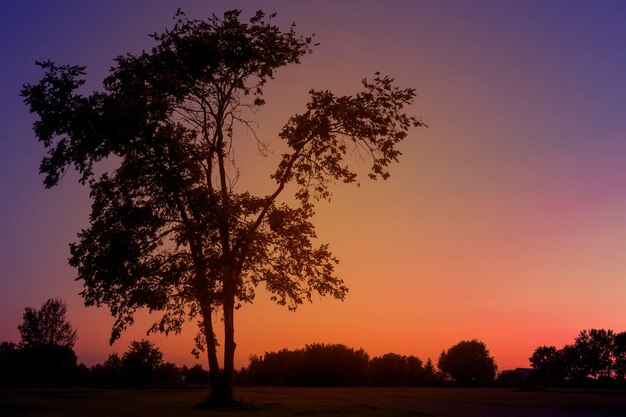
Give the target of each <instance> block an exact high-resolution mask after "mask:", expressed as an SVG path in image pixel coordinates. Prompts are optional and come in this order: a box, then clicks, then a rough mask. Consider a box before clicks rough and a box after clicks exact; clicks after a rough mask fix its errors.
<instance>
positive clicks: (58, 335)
mask: <svg viewBox="0 0 626 417" xmlns="http://www.w3.org/2000/svg"><path fill="white" fill-rule="evenodd" d="M66 314H67V305H66V304H65V303H64V302H63V301H62V300H60V299H55V298H51V299H49V300H48V301H46V302H45V303H43V305H42V306H41V308H40V309H39V310H35V309H33V308H30V307H26V309H25V311H24V316H23V318H24V319H23V322H22V324H20V325H18V326H17V328H18V330H19V332H20V346H21V347H35V346H40V345H55V346H62V347H66V348H69V349H72V348H73V347H74V344H75V343H76V340H78V336H77V334H76V330H75V329H73V328H72V324H71V323H70V322H69V321H68V320H67V318H66V317H65V315H66Z"/></svg>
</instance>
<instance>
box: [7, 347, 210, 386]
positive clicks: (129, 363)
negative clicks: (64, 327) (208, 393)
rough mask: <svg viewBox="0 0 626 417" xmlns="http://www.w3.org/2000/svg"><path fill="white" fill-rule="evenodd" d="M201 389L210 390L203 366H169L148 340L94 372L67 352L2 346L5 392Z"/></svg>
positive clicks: (64, 349)
mask: <svg viewBox="0 0 626 417" xmlns="http://www.w3.org/2000/svg"><path fill="white" fill-rule="evenodd" d="M196 384H208V372H207V371H206V370H204V369H203V368H202V366H200V365H195V366H193V367H190V368H189V367H187V366H183V367H182V368H181V367H178V366H176V365H175V364H173V363H170V362H164V361H163V355H162V353H161V352H160V350H159V349H158V348H157V347H156V346H154V344H152V343H151V342H149V341H147V340H141V341H134V342H132V343H131V345H130V346H129V349H128V350H127V351H126V352H125V353H124V354H123V355H122V356H119V355H117V354H112V355H109V357H108V358H107V360H106V361H105V362H104V363H103V364H98V365H95V366H92V367H91V368H88V367H87V366H85V365H84V364H77V357H76V354H75V353H74V351H73V350H72V348H70V347H67V346H59V345H52V344H40V345H36V346H19V345H16V344H14V343H10V342H2V343H0V386H2V387H24V386H35V387H38V386H47V387H49V386H54V387H68V386H90V387H96V388H98V387H99V388H127V387H133V388H144V387H152V388H185V387H188V386H190V385H196Z"/></svg>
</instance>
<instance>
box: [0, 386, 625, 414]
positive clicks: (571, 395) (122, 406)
mask: <svg viewBox="0 0 626 417" xmlns="http://www.w3.org/2000/svg"><path fill="white" fill-rule="evenodd" d="M205 393H206V391H204V390H181V391H156V390H141V391H140V390H92V389H16V390H9V389H4V390H0V417H22V416H24V417H78V416H81V417H82V416H88V417H108V416H112V417H138V416H150V417H170V416H171V417H173V416H176V417H187V416H188V417H195V416H215V417H222V416H230V417H239V416H246V417H269V416H272V417H282V416H364V417H371V416H381V417H382V416H392V417H393V416H437V417H452V416H458V417H474V416H481V417H483V416H484V417H498V416H502V417H531V416H532V417H562V416H572V417H583V416H586V417H600V416H626V391H623V390H614V391H611V390H554V391H549V392H520V391H515V390H512V389H478V388H476V389H460V388H273V387H263V388H241V389H239V390H238V391H237V396H238V397H239V398H242V399H243V400H245V401H246V402H247V404H248V405H247V406H246V407H245V408H244V409H238V410H220V411H215V410H201V409H197V408H195V407H194V405H195V404H196V403H197V402H198V401H199V400H201V399H202V397H203V396H204V395H205Z"/></svg>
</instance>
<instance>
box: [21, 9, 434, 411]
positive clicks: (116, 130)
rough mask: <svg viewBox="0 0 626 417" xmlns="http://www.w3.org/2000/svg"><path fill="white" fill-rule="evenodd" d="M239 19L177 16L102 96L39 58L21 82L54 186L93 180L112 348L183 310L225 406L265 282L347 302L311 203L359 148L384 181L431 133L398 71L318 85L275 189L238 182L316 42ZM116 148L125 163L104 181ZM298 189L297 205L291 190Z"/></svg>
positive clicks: (81, 243)
mask: <svg viewBox="0 0 626 417" xmlns="http://www.w3.org/2000/svg"><path fill="white" fill-rule="evenodd" d="M239 17H240V11H237V10H231V11H228V12H226V13H225V14H224V17H223V19H222V18H218V17H217V16H213V17H212V18H210V19H208V20H207V21H201V20H188V19H186V18H185V17H184V15H182V14H180V13H179V14H178V15H177V19H178V20H177V22H176V24H175V25H174V27H173V28H172V29H170V30H167V31H165V32H164V33H162V34H154V35H152V37H153V38H154V40H155V41H156V46H155V47H154V48H153V49H152V50H151V51H149V52H144V53H142V54H140V55H137V56H135V55H130V54H129V55H124V56H120V57H118V58H117V60H116V65H115V66H114V67H113V68H112V70H111V73H110V75H109V76H108V77H107V78H106V79H105V80H104V91H102V92H95V93H93V94H91V95H88V96H84V95H81V94H79V93H78V92H77V89H79V87H80V86H81V85H82V84H83V83H84V80H83V78H82V77H83V75H84V74H85V69H84V67H80V66H57V65H55V64H53V63H52V62H43V63H39V65H40V66H41V67H42V68H43V69H44V70H45V75H44V77H43V78H42V80H41V81H40V82H39V83H38V84H35V85H26V86H25V87H24V89H23V91H22V95H23V97H24V99H25V102H26V103H27V104H28V105H29V107H30V110H31V112H34V113H37V114H38V115H39V120H37V121H36V122H35V124H34V130H35V133H36V135H37V137H38V138H39V140H40V141H41V142H42V143H43V144H44V146H45V147H46V148H47V149H48V156H47V157H45V158H44V159H43V161H42V163H41V167H40V171H41V172H42V173H43V174H45V179H44V184H45V186H46V187H52V186H54V185H57V184H58V182H59V180H60V178H61V177H62V174H63V173H64V172H66V171H67V170H68V169H69V168H72V167H73V168H75V169H76V170H77V171H78V173H79V174H80V181H81V182H82V183H83V184H88V185H89V187H90V189H91V194H90V195H91V197H92V200H93V204H92V209H91V217H90V225H89V227H88V228H87V229H86V230H83V231H82V232H81V233H80V234H79V240H78V242H76V243H74V244H72V245H71V253H72V256H71V260H70V264H71V265H72V266H74V267H76V268H77V269H78V279H79V280H81V281H82V282H83V285H84V290H83V292H82V296H83V297H84V299H85V303H86V304H87V305H98V306H99V305H108V306H109V308H110V310H111V313H112V314H113V315H114V316H115V318H116V321H115V325H114V328H113V332H112V337H111V341H114V340H115V339H117V338H118V337H119V336H120V333H121V332H122V331H123V330H124V329H125V328H126V326H128V325H129V324H130V323H132V322H133V315H134V313H135V311H136V310H137V309H138V308H148V309H149V310H151V311H162V312H163V315H162V317H161V319H160V320H158V321H157V322H156V323H155V325H154V326H153V327H152V330H153V331H162V332H166V333H167V332H171V331H173V332H179V331H180V329H181V326H182V323H183V322H184V321H185V320H186V319H187V318H189V319H199V320H198V324H199V330H200V332H199V334H198V337H197V339H196V340H197V342H198V347H200V348H204V347H206V348H207V356H208V362H209V371H210V375H211V385H212V391H211V399H212V402H213V403H214V404H223V403H229V402H231V401H232V400H233V388H234V375H235V368H234V354H235V348H236V343H235V336H234V335H235V322H234V313H235V307H236V306H238V305H239V304H240V303H244V302H251V301H252V300H253V299H254V296H255V288H256V287H257V286H258V285H264V286H265V288H266V289H267V290H269V292H270V293H271V294H272V296H271V298H272V299H273V300H275V301H276V302H277V303H278V304H280V305H286V306H288V307H289V308H290V309H295V308H296V307H297V306H298V305H300V304H301V303H303V302H304V301H307V300H308V301H310V300H311V299H312V295H313V294H314V293H319V294H320V295H330V296H332V297H335V298H338V299H343V298H344V296H345V294H346V292H347V288H346V286H345V285H344V283H343V281H342V280H341V279H340V278H339V277H337V276H336V274H335V271H334V267H335V265H336V263H337V259H336V258H335V257H334V256H333V255H332V253H331V252H330V250H329V247H328V245H326V244H322V245H318V244H315V243H314V241H315V238H316V235H315V227H314V225H313V224H312V223H311V217H312V216H313V208H314V202H315V201H317V200H319V199H328V198H329V197H330V194H331V186H332V185H333V183H334V182H336V181H340V182H345V183H353V182H356V181H357V173H356V172H355V171H354V170H352V169H351V168H350V165H349V164H348V161H347V159H348V157H349V156H350V155H357V157H359V158H360V159H361V160H363V161H369V164H371V165H370V166H371V169H370V171H369V172H368V173H367V175H368V177H370V178H372V179H376V178H383V179H386V178H387V177H388V176H389V172H388V167H389V165H390V164H392V163H393V162H396V161H397V160H398V157H399V155H400V151H399V150H398V149H397V145H398V143H399V142H401V141H402V140H403V139H405V138H406V136H407V131H408V130H409V128H411V127H412V126H423V123H422V122H421V121H419V120H418V119H417V118H415V117H412V116H409V115H407V114H405V113H404V111H403V109H404V107H405V106H407V105H409V104H411V103H412V101H413V99H414V97H415V92H414V90H413V89H401V88H398V87H397V86H396V85H395V84H394V82H393V79H391V78H389V77H384V76H380V75H378V74H377V75H376V77H375V78H374V80H373V81H367V80H363V90H362V91H361V92H358V93H356V94H354V95H349V96H336V95H335V94H333V93H332V92H330V91H311V92H310V96H311V97H310V102H309V103H308V104H307V106H306V109H305V111H304V112H303V113H301V114H298V115H295V116H293V117H292V118H290V119H289V121H288V122H287V124H286V125H285V126H284V127H283V129H282V131H281V133H280V134H279V137H280V138H281V139H282V140H283V141H284V142H285V145H286V149H287V150H286V151H285V153H284V154H283V155H282V158H281V160H280V162H278V166H277V168H276V170H275V171H274V173H273V174H271V178H272V179H273V180H274V181H275V183H276V184H275V189H274V191H273V192H271V193H269V194H267V195H264V194H260V195H255V193H254V190H251V191H248V190H239V189H237V187H236V185H237V178H238V177H239V169H238V165H237V164H236V161H235V159H234V149H235V148H236V146H238V145H237V143H238V140H237V132H238V129H246V128H249V127H250V126H251V124H250V119H249V117H251V115H252V114H253V113H254V111H255V110H256V109H257V108H258V107H259V106H261V105H263V103H264V99H263V87H264V86H265V84H266V83H267V82H268V81H269V80H270V79H272V78H273V77H274V74H275V71H277V70H278V69H279V68H281V67H283V66H287V65H291V64H297V63H299V62H300V59H301V58H302V57H303V56H304V55H306V54H308V53H310V52H311V46H312V38H311V37H302V36H298V35H297V34H296V33H295V31H294V27H293V26H292V27H291V28H290V29H289V30H288V31H283V30H281V29H280V28H279V27H277V26H276V25H274V24H273V23H272V22H271V18H272V16H269V18H268V17H267V16H266V15H265V14H264V13H263V12H261V11H259V12H257V13H256V14H255V15H254V16H253V17H252V18H251V19H250V20H249V22H243V21H241V20H240V18H239ZM239 145H241V144H239ZM258 145H259V147H260V148H261V149H265V148H266V144H265V143H263V142H259V144H258ZM108 157H113V158H110V161H111V160H116V161H119V166H117V167H116V168H114V169H110V170H109V171H108V172H106V173H105V174H103V175H101V176H96V175H94V165H95V164H96V163H98V162H99V161H102V160H103V159H106V158H108ZM107 167H109V168H110V167H111V164H109V165H108V166H105V167H103V169H106V168H107ZM268 174H270V173H268ZM289 184H292V185H293V188H291V190H293V191H294V192H295V197H296V199H295V203H290V204H291V205H288V204H287V203H286V202H285V201H284V200H283V201H281V199H280V198H279V197H281V196H282V195H283V192H284V191H285V190H287V189H289V187H288V185H289ZM218 312H221V313H222V316H223V326H224V343H223V347H224V359H223V369H224V371H223V373H221V372H220V369H219V365H218V359H217V353H216V349H217V342H216V335H215V330H214V328H213V319H214V317H215V315H216V314H217V313H218Z"/></svg>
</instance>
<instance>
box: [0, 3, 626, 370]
mask: <svg viewBox="0 0 626 417" xmlns="http://www.w3.org/2000/svg"><path fill="white" fill-rule="evenodd" d="M177 7H181V8H183V9H184V10H185V11H186V12H187V14H188V15H189V16H190V17H192V18H204V17H207V16H209V15H210V14H211V13H215V14H217V15H221V14H222V13H223V11H224V10H226V9H230V8H241V9H243V10H244V14H245V15H247V16H248V15H250V14H251V13H253V11H254V10H256V9H259V8H262V9H264V10H266V11H268V12H273V11H276V12H278V16H277V18H276V22H278V23H279V24H280V25H282V26H283V27H284V28H287V27H288V24H289V23H290V22H292V21H294V22H296V24H297V30H298V31H299V33H301V34H310V33H315V34H316V40H317V41H318V42H320V45H319V46H318V47H317V48H316V50H315V53H314V54H312V55H309V56H307V57H306V58H305V59H304V60H303V62H302V64H301V65H299V66H295V67H290V68H286V69H285V70H283V71H282V72H280V73H279V74H278V76H277V78H276V80H275V81H273V82H271V83H270V84H269V85H268V88H267V90H266V100H267V103H268V104H267V105H266V106H265V107H264V108H263V110H262V111H261V112H259V113H258V114H257V121H258V122H259V126H260V127H259V130H258V133H259V134H260V135H261V136H262V137H263V138H265V139H267V140H268V141H270V142H273V141H274V140H275V138H276V134H277V132H278V131H279V129H280V127H281V126H282V124H284V122H285V121H286V120H287V118H288V117H289V116H290V115H292V114H293V113H294V112H298V111H301V109H302V106H303V105H304V103H305V102H306V100H307V95H306V93H307V91H308V90H309V89H310V88H316V89H326V88H328V89H331V90H334V91H335V92H337V93H338V94H349V93H351V92H354V91H356V90H357V89H358V88H359V81H360V79H361V78H363V77H371V75H372V74H373V73H374V72H375V71H381V72H382V73H384V74H389V75H391V76H393V77H395V78H396V80H397V81H398V83H399V84H400V85H402V86H406V87H413V88H415V89H417V92H418V99H417V101H416V103H415V105H414V106H413V107H412V108H411V109H410V110H411V111H412V112H413V113H415V114H417V115H419V116H421V117H422V118H423V120H424V121H425V122H426V123H427V124H428V125H429V126H430V127H429V128H428V129H417V130H414V131H412V133H411V135H410V136H409V138H408V139H407V141H406V142H405V143H403V145H402V146H401V150H402V152H403V153H404V156H403V157H402V159H401V162H400V164H399V165H397V166H395V167H394V168H393V169H392V176H391V178H390V179H389V181H386V182H375V183H371V182H364V183H363V185H362V186H361V187H360V188H356V187H349V186H344V185H339V186H337V188H336V189H335V195H334V198H333V200H332V202H331V203H323V204H320V205H319V207H318V209H317V213H318V215H317V218H316V220H315V223H316V225H317V227H318V236H319V237H320V240H321V241H323V242H328V243H330V244H331V248H332V250H333V251H334V253H335V254H336V255H337V257H338V258H340V259H341V264H340V267H339V272H340V274H341V276H342V277H343V278H344V280H345V281H346V283H347V285H348V286H349V287H350V293H349V294H348V297H347V299H346V300H345V301H344V302H338V301H334V300H331V299H316V300H315V302H314V303H313V304H310V305H304V306H302V307H301V308H300V309H299V310H298V311H297V312H296V313H291V312H289V311H287V310H286V309H284V308H281V307H278V306H275V305H274V304H273V303H271V302H270V301H268V298H269V297H268V296H267V294H265V292H264V291H263V290H260V291H259V293H258V295H257V301H256V302H255V303H254V304H253V305H245V306H244V307H243V308H242V309H241V310H239V311H238V313H237V317H236V320H237V322H236V331H237V333H236V337H237V341H238V349H237V353H236V361H237V365H238V366H244V365H245V364H246V363H247V358H248V356H249V355H250V354H254V353H258V354H262V353H263V352H265V351H272V350H278V349H280V348H283V347H287V348H299V347H302V346H303V345H304V344H306V343H312V342H326V343H344V344H346V345H348V346H352V347H356V348H359V347H362V348H364V349H365V350H366V351H367V352H369V353H370V355H373V356H374V355H381V354H384V353H386V352H390V351H391V352H396V353H400V354H406V355H408V354H412V355H417V356H419V357H420V358H422V359H424V360H426V359H427V358H428V357H431V358H433V360H436V359H437V358H438V356H439V353H440V352H441V351H442V350H443V349H446V348H448V347H450V346H451V345H453V344H455V343H457V342H458V341H460V340H463V339H470V338H478V339H480V340H482V341H484V342H485V343H486V344H487V347H488V348H489V349H490V351H491V353H492V354H493V355H494V356H495V358H496V361H497V363H498V365H499V367H500V369H508V368H514V367H520V366H528V357H529V356H530V354H531V353H532V351H533V350H534V348H535V347H536V346H538V345H541V344H552V345H556V346H557V347H561V346H562V345H563V344H565V343H570V342H571V341H572V340H573V338H574V337H575V336H576V334H577V333H578V331H580V330H582V329H584V328H593V327H596V328H601V327H604V328H611V329H613V330H615V331H622V330H626V313H625V310H624V305H625V300H626V190H625V189H624V188H625V185H626V116H625V114H626V76H625V74H626V53H625V51H626V25H624V22H625V21H626V3H624V2H621V1H620V2H618V1H616V2H610V1H569V0H568V1H547V0H546V1H543V0H542V1H526V0H525V1H502V0H497V1H473V2H466V1H457V2H448V1H386V2H378V1H302V2H292V1H287V0H285V1H274V2H272V1H264V2H262V1H229V2H226V1H200V0H198V1H183V0H181V1H178V2H169V1H147V0H144V1H133V2H122V1H85V0H82V1H55V2H49V1H20V2H14V1H9V0H0V10H1V11H0V38H1V39H2V44H1V46H0V62H2V63H3V64H2V65H0V91H1V94H0V179H1V181H2V184H1V186H0V317H1V319H0V341H4V340H8V341H14V342H17V341H18V340H19V335H18V332H17V329H16V326H17V324H18V323H19V322H20V321H21V317H22V313H23V311H24V307H26V306H32V307H39V306H40V305H41V304H42V303H43V302H44V301H45V300H46V299H48V298H50V297H61V298H63V299H65V300H66V301H67V303H68V307H69V318H70V320H71V322H72V323H73V324H74V326H75V327H77V328H78V334H79V337H80V339H79V341H78V343H77V345H76V349H75V350H76V352H77V354H78V356H79V360H80V361H82V362H85V363H87V364H88V365H91V364H94V363H98V362H102V361H103V360H104V359H105V358H106V356H107V355H108V354H109V353H111V352H114V351H117V352H123V351H125V350H126V348H127V346H128V344H129V342H130V341H131V340H134V339H139V338H141V337H144V336H145V330H146V329H147V327H148V324H147V323H148V321H147V320H148V319H149V317H147V315H146V314H144V315H141V316H140V317H139V320H138V321H137V323H136V325H135V326H134V328H132V329H131V330H130V331H129V332H128V333H127V334H125V335H124V336H123V338H122V339H121V340H120V341H118V342H117V343H116V344H115V345H113V346H112V347H111V346H109V345H108V342H107V341H108V337H109V331H110V326H111V324H112V319H111V318H110V316H109V315H108V311H107V310H106V309H95V308H89V309H88V308H85V307H83V304H82V301H81V298H80V297H79V296H78V292H79V291H80V289H81V285H80V283H78V282H75V281H74V278H75V275H76V274H75V271H74V270H73V269H72V268H70V267H69V266H68V265H67V258H68V256H69V250H68V243H70V242H72V241H74V240H75V238H76V233H77V232H78V231H79V230H80V228H83V227H86V226H87V224H88V223H87V219H88V213H89V200H88V190H87V189H85V188H83V187H80V186H79V185H78V184H77V183H76V181H75V177H74V176H72V175H67V177H66V178H65V181H64V182H63V183H62V185H60V186H59V187H57V188H55V189H52V190H45V189H44V188H43V186H42V184H41V180H42V177H41V176H39V175H38V173H37V172H38V165H39V161H40V160H41V158H42V156H43V154H44V150H43V147H42V146H41V145H40V144H39V143H37V142H36V140H35V137H34V134H33V133H32V130H31V125H32V122H33V121H34V117H33V116H32V115H29V114H28V111H27V108H26V106H25V105H23V103H22V102H21V99H20V97H19V90H20V88H21V85H22V84H24V83H27V82H36V81H37V80H38V79H39V78H40V76H41V73H40V72H39V71H38V70H37V68H36V67H35V65H34V61H35V60H44V59H52V60H54V61H56V62H57V63H60V64H65V63H68V64H82V65H86V66H87V71H88V84H87V87H88V88H91V89H97V88H99V82H100V81H101V80H102V78H103V77H104V76H105V75H106V72H107V70H108V68H109V67H110V66H111V64H112V58H113V57H115V56H116V55H118V54H122V53H126V52H140V51H141V50H142V49H147V48H150V47H151V45H152V42H151V39H149V38H148V37H147V36H146V35H147V34H148V33H152V32H155V31H162V30H163V29H164V28H166V27H168V26H170V25H171V23H172V16H173V15H174V13H175V11H176V9H177ZM273 143H276V142H273ZM238 149H239V150H238V152H239V155H240V158H241V159H240V161H241V162H242V179H241V181H240V186H241V187H242V188H244V187H250V188H252V189H254V190H264V189H265V187H269V185H271V182H270V181H269V180H268V181H263V179H264V178H266V177H268V176H269V174H270V173H271V172H272V171H273V166H274V165H275V163H276V162H277V160H278V159H279V156H278V152H277V153H276V154H275V155H272V156H270V157H268V158H265V159H262V160H258V159H256V157H255V154H254V153H255V147H254V145H253V143H252V141H251V139H250V138H249V137H248V138H246V137H243V138H242V142H241V143H240V147H239V148H238ZM259 178H260V179H261V180H259ZM194 332H195V329H194V326H193V325H190V326H189V327H188V328H187V329H186V330H185V331H184V332H183V334H182V335H180V336H169V337H167V338H165V337H163V336H159V337H151V339H152V340H154V341H155V342H156V343H157V344H158V345H159V347H160V348H161V349H162V350H163V352H164V353H165V359H166V360H168V361H173V362H176V363H179V364H193V363H196V362H197V361H196V359H195V358H193V356H191V354H190V351H191V348H192V345H193V335H194ZM202 363H203V364H204V359H203V360H202ZM205 366H206V365H205Z"/></svg>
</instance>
